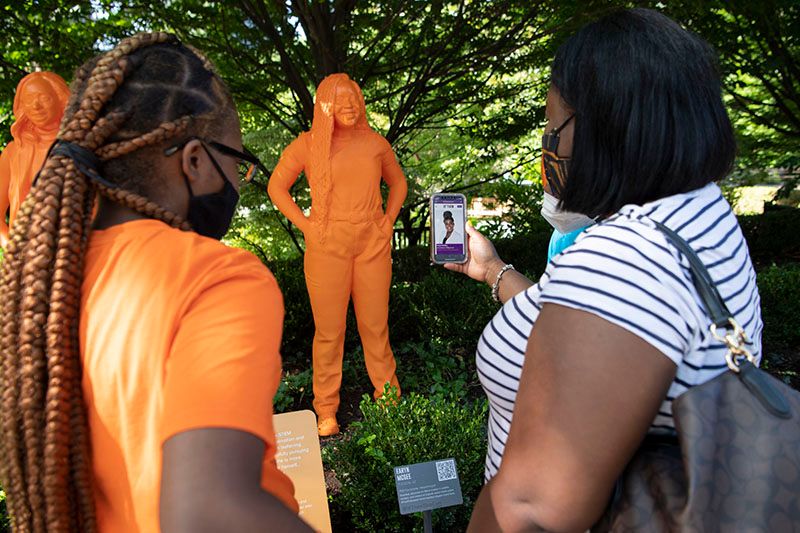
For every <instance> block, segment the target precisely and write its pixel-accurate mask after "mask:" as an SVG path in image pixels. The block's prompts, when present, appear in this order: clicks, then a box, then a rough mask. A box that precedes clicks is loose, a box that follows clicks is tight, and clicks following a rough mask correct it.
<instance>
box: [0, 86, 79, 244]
mask: <svg viewBox="0 0 800 533" xmlns="http://www.w3.org/2000/svg"><path fill="white" fill-rule="evenodd" d="M68 98H69V88H68V87H67V84H66V82H64V80H63V79H61V77H60V76H59V75H58V74H54V73H52V72H34V73H32V74H28V75H27V76H25V77H24V78H22V80H21V81H20V82H19V84H18V85H17V92H16V94H15V96H14V116H15V117H16V121H15V122H14V124H13V125H12V126H11V136H12V137H13V138H14V140H13V141H11V142H10V143H8V145H7V146H6V147H5V149H4V150H3V152H2V153H0V246H2V247H3V248H5V247H6V243H7V240H8V234H9V228H10V227H11V225H12V224H13V223H14V219H15V218H16V216H17V211H19V208H20V206H21V205H22V202H23V200H25V197H26V196H27V195H28V192H29V191H30V189H31V185H32V183H33V178H34V176H36V173H37V172H38V171H39V168H40V167H41V166H42V163H43V162H44V159H45V156H46V155H47V151H48V150H49V148H50V145H51V144H52V143H53V141H54V140H55V138H56V134H57V133H58V126H59V123H60V122H61V117H62V116H63V114H64V108H65V107H66V104H67V99H68ZM6 213H8V219H9V221H8V224H6Z"/></svg>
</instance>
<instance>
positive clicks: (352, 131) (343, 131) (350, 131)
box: [333, 126, 359, 137]
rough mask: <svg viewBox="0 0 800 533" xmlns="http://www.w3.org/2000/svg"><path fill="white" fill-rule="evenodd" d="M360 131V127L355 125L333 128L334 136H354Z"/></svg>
mask: <svg viewBox="0 0 800 533" xmlns="http://www.w3.org/2000/svg"><path fill="white" fill-rule="evenodd" d="M358 133H359V129H358V128H356V127H355V126H353V127H351V128H341V127H339V126H336V127H335V128H333V136H334V137H352V136H353V135H357V134H358Z"/></svg>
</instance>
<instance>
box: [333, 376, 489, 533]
mask: <svg viewBox="0 0 800 533" xmlns="http://www.w3.org/2000/svg"><path fill="white" fill-rule="evenodd" d="M361 412H362V414H363V416H364V419H363V420H362V421H361V422H356V423H354V424H352V426H351V429H350V430H349V431H348V432H347V434H346V435H345V436H344V438H343V439H342V440H340V441H339V442H337V443H335V444H333V445H331V446H328V447H326V448H325V449H324V450H323V459H324V461H325V463H326V464H327V466H328V467H329V468H331V469H332V470H333V471H334V472H335V474H336V477H337V479H338V480H339V481H340V482H341V484H342V489H341V493H340V494H339V495H338V496H336V497H335V498H334V499H333V501H332V502H331V505H332V507H334V508H336V507H341V508H344V510H345V511H346V512H348V513H349V514H350V516H351V517H352V521H353V525H354V526H355V527H356V528H357V529H358V530H360V531H398V532H400V531H402V532H405V531H422V516H421V515H419V514H417V515H408V516H401V515H400V514H399V511H398V507H397V503H396V502H397V495H396V492H395V483H394V476H393V467H394V466H400V465H406V464H413V463H420V462H424V461H432V460H436V459H445V458H449V457H453V458H454V459H455V460H456V466H457V468H458V477H459V479H460V481H461V491H462V494H463V497H464V505H462V506H458V507H450V508H445V509H439V510H436V511H434V512H433V529H434V530H435V531H464V530H466V526H467V523H468V522H469V516H470V513H471V511H472V507H473V506H474V505H475V500H476V499H477V497H478V493H479V492H480V489H481V485H482V482H483V470H484V457H485V453H486V403H485V401H484V402H478V403H474V404H471V405H469V404H464V403H463V402H454V401H451V400H446V399H443V398H440V397H435V398H433V399H429V398H425V397H424V396H419V395H417V394H408V395H405V396H404V397H403V398H402V399H401V400H400V401H399V402H396V400H394V396H393V395H392V394H391V392H389V391H387V393H385V394H384V397H383V398H382V399H381V400H379V401H377V402H375V401H373V400H372V399H371V398H369V397H367V396H364V399H363V400H362V402H361ZM334 512H335V509H334Z"/></svg>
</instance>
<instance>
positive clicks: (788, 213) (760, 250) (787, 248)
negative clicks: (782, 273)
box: [739, 207, 800, 270]
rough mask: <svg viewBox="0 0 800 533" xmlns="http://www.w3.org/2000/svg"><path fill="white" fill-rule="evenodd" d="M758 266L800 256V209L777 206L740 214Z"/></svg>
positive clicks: (759, 267)
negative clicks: (754, 213)
mask: <svg viewBox="0 0 800 533" xmlns="http://www.w3.org/2000/svg"><path fill="white" fill-rule="evenodd" d="M739 224H740V225H741V227H742V232H743V233H744V237H745V239H746V240H747V246H748V248H749V250H750V257H751V258H752V260H753V263H754V264H755V265H756V268H757V269H759V270H760V269H761V268H762V267H765V266H769V265H771V264H773V263H777V264H782V263H787V262H792V261H798V260H800V209H797V208H791V207H777V208H772V209H770V210H767V211H764V214H762V215H745V216H740V217H739Z"/></svg>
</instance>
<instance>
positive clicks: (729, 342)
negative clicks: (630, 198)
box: [651, 219, 755, 373]
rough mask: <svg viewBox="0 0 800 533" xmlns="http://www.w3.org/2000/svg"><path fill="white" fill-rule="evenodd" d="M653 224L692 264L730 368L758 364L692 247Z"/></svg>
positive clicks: (667, 230)
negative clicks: (724, 347)
mask: <svg viewBox="0 0 800 533" xmlns="http://www.w3.org/2000/svg"><path fill="white" fill-rule="evenodd" d="M651 220H652V219H651ZM653 223H654V224H655V225H656V228H658V229H659V230H660V231H661V233H663V234H664V236H666V237H667V240H669V241H670V242H672V244H673V245H674V246H675V247H676V248H677V249H678V250H679V251H680V252H681V253H682V254H683V255H684V256H685V257H686V259H687V260H688V261H689V269H690V271H691V273H692V283H694V286H695V289H697V293H698V294H699V295H700V299H701V300H702V301H703V305H704V306H705V308H706V311H708V314H709V316H710V317H711V327H710V328H709V329H710V331H711V335H712V336H713V337H714V338H715V339H717V340H718V341H720V342H722V343H724V344H725V345H726V346H727V347H728V353H727V354H726V355H725V360H726V361H727V363H728V367H729V368H730V369H731V370H733V371H734V372H737V373H738V372H739V364H740V361H741V360H742V359H747V360H748V361H750V362H751V363H753V364H755V357H753V354H752V353H750V351H749V350H748V349H747V348H746V345H748V344H750V340H749V339H748V338H747V334H746V333H745V332H744V329H743V328H742V327H741V326H740V325H739V324H738V323H737V322H736V320H734V318H733V315H732V314H731V312H730V311H729V310H728V306H726V305H725V302H724V301H723V299H722V297H721V296H720V295H719V291H718V290H717V287H716V286H715V285H714V281H713V280H712V279H711V275H710V274H709V273H708V270H707V269H706V267H705V265H704V264H703V262H702V261H700V258H699V257H697V254H696V253H695V252H694V250H692V247H691V246H689V244H688V243H687V242H686V241H685V240H683V238H681V236H680V235H678V234H677V233H675V232H674V231H672V230H671V229H669V228H668V227H667V226H665V225H664V224H662V223H661V222H658V221H656V220H653ZM728 329H730V330H731V331H730V332H723V333H722V334H720V330H728Z"/></svg>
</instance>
